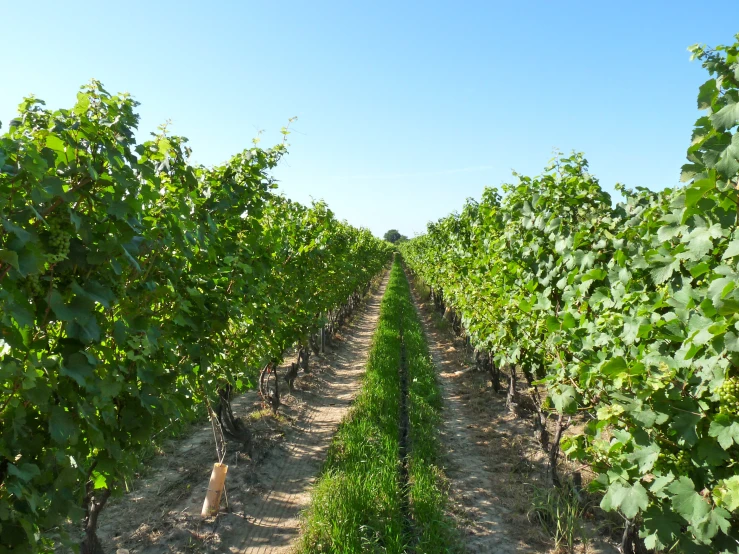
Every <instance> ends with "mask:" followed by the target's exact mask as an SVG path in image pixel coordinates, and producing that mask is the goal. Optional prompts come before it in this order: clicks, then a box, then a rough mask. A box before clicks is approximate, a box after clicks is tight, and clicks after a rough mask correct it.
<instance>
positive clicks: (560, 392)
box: [550, 385, 577, 414]
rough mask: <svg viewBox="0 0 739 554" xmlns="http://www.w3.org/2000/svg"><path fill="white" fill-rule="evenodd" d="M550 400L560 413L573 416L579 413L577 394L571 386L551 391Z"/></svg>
mask: <svg viewBox="0 0 739 554" xmlns="http://www.w3.org/2000/svg"><path fill="white" fill-rule="evenodd" d="M550 398H551V399H552V402H553V403H554V407H555V408H556V409H557V411H558V412H560V413H563V414H572V413H575V412H576V411H577V401H576V399H577V393H576V391H575V388H574V387H572V386H570V385H560V386H559V387H558V388H557V389H553V390H551V391H550Z"/></svg>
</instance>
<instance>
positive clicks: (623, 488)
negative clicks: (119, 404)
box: [600, 481, 649, 519]
mask: <svg viewBox="0 0 739 554" xmlns="http://www.w3.org/2000/svg"><path fill="white" fill-rule="evenodd" d="M647 506H649V497H648V496H647V491H646V489H645V488H644V487H643V486H642V484H641V483H639V482H637V483H635V484H634V485H633V486H629V485H628V484H624V483H622V482H620V481H616V482H615V483H612V484H611V486H610V487H608V492H606V494H605V496H604V497H603V500H602V501H601V503H600V507H601V508H603V509H604V510H606V511H613V510H616V509H618V510H621V513H623V515H624V516H626V517H627V518H628V519H633V518H635V517H636V515H637V514H638V513H639V512H640V511H643V510H646V509H647Z"/></svg>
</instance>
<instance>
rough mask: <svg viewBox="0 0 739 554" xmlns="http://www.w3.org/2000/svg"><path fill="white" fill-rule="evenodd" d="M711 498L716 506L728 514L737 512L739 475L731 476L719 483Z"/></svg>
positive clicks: (738, 505) (738, 504) (738, 507)
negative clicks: (722, 507)
mask: <svg viewBox="0 0 739 554" xmlns="http://www.w3.org/2000/svg"><path fill="white" fill-rule="evenodd" d="M713 496H714V498H715V499H716V501H717V504H719V505H721V506H724V507H725V508H726V509H727V510H729V511H730V512H735V511H737V510H739V475H732V476H731V477H729V478H728V479H724V480H723V481H721V482H720V483H719V485H718V486H717V487H716V488H715V489H714V491H713Z"/></svg>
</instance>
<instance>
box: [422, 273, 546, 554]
mask: <svg viewBox="0 0 739 554" xmlns="http://www.w3.org/2000/svg"><path fill="white" fill-rule="evenodd" d="M409 280H410V282H411V283H413V280H412V279H409ZM411 290H412V294H413V300H414V303H415V305H416V309H417V310H418V313H419V317H420V319H421V322H422V324H423V327H424V331H425V332H426V336H427V338H428V345H429V351H430V352H431V356H432V357H433V360H434V365H435V366H436V368H437V374H438V376H439V385H440V387H441V391H442V396H443V398H444V409H443V411H442V418H443V425H442V428H441V442H442V444H443V445H444V449H445V458H444V464H445V473H446V476H447V478H448V479H449V486H450V491H449V492H450V501H451V505H452V510H453V511H454V512H456V517H457V519H461V526H462V528H463V530H464V542H465V546H466V549H467V552H470V553H475V552H479V553H483V552H496V553H498V554H509V553H511V554H512V553H514V552H526V553H535V552H547V551H548V548H547V547H546V546H544V545H543V544H541V543H540V542H538V541H537V542H532V541H531V538H532V535H534V534H535V533H532V528H531V524H529V523H528V521H527V520H526V516H525V515H522V514H520V513H515V510H514V509H513V508H512V507H511V504H512V503H511V502H510V501H509V500H512V498H504V497H513V496H515V490H513V488H515V487H508V486H502V484H501V481H505V477H504V476H503V475H504V473H508V472H509V470H510V465H508V464H507V463H505V462H504V458H505V457H506V456H514V455H515V454H512V453H511V452H506V450H507V448H502V447H501V446H502V445H492V448H491V445H490V444H488V441H489V440H490V439H492V440H495V437H496V436H497V437H498V438H499V439H500V437H505V436H511V435H515V434H516V430H515V429H513V428H510V422H508V421H507V419H508V418H506V417H505V412H501V420H500V422H497V423H496V422H495V421H485V420H484V417H485V416H484V414H481V413H479V412H476V411H475V410H474V408H473V407H472V406H471V405H470V404H471V403H470V398H471V396H470V394H469V390H464V388H465V384H463V380H464V376H465V375H466V374H467V372H466V371H465V370H466V367H465V365H464V360H463V357H462V356H461V354H460V352H459V351H457V349H456V348H455V346H454V344H453V342H452V340H451V339H450V338H449V337H448V336H447V335H448V333H447V332H443V331H440V330H439V329H438V328H437V325H436V323H435V317H434V314H433V312H432V310H431V305H430V304H429V305H427V304H425V303H424V302H423V301H422V300H421V299H420V297H419V294H418V290H416V288H415V286H413V285H412V286H411ZM501 402H502V403H503V404H505V398H502V399H501ZM514 426H515V423H514ZM490 427H493V428H496V427H497V428H498V432H497V433H496V432H490V431H488V429H489V428H490ZM494 452H497V454H496V453H494ZM501 465H502V466H503V467H501ZM501 478H502V479H501ZM511 485H513V483H511ZM519 492H520V491H519Z"/></svg>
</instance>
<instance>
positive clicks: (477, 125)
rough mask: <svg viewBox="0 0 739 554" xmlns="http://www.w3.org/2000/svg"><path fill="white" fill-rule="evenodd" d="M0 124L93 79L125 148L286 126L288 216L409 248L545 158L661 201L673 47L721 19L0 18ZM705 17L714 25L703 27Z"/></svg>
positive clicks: (249, 13) (60, 10) (38, 8)
mask: <svg viewBox="0 0 739 554" xmlns="http://www.w3.org/2000/svg"><path fill="white" fill-rule="evenodd" d="M0 12H1V13H2V20H1V21H0V47H1V48H2V51H3V53H4V55H3V65H2V70H1V71H0V121H2V122H3V130H6V129H7V123H8V121H9V120H10V119H11V118H12V117H13V116H14V114H15V109H16V106H17V104H18V103H19V102H20V100H21V99H22V97H23V96H25V95H28V94H30V93H34V94H36V96H38V97H40V98H43V99H44V100H46V101H47V104H48V105H49V107H51V108H59V107H69V106H71V105H72V104H73V102H74V99H75V94H76V92H77V89H78V88H79V86H81V85H82V84H84V83H85V82H87V81H88V80H89V79H91V78H97V79H100V80H101V81H102V82H103V83H104V85H105V86H106V88H107V89H108V90H110V91H114V92H118V91H128V92H130V93H132V94H133V95H134V96H135V97H136V99H137V100H138V101H140V102H141V104H142V105H141V106H140V113H141V116H142V118H141V125H140V134H139V136H140V137H142V138H146V136H147V134H148V133H149V132H150V131H153V130H155V129H156V127H157V125H159V124H160V123H162V122H164V121H166V120H171V121H172V126H171V130H172V131H173V132H174V133H176V134H180V135H184V136H187V137H188V138H189V139H190V144H191V146H192V148H193V150H194V160H195V161H196V162H199V163H204V164H215V163H219V162H222V161H225V160H226V159H227V158H228V157H229V156H230V155H232V154H234V153H236V152H238V151H240V150H242V149H243V148H245V147H247V146H248V145H249V144H250V141H251V139H252V137H253V136H255V134H256V132H257V131H258V130H260V129H263V130H264V131H265V133H264V134H263V136H262V139H263V142H262V145H265V146H268V145H270V144H272V143H274V142H277V141H278V140H279V139H280V135H279V129H280V128H281V127H282V126H283V125H285V124H286V123H287V121H288V119H289V118H290V117H291V116H298V121H297V122H296V123H295V124H294V125H293V128H294V131H295V132H294V133H293V134H292V135H290V144H291V147H290V155H289V156H288V157H287V158H286V159H285V161H284V162H283V164H282V166H281V167H280V168H279V169H278V170H277V171H276V176H277V177H278V179H280V181H281V189H282V191H283V192H284V193H285V194H286V195H287V196H289V197H290V198H293V199H295V200H298V201H301V202H308V201H310V198H316V199H320V198H322V199H325V200H326V201H327V202H328V203H329V206H330V207H331V208H332V209H333V210H334V212H335V213H336V214H337V216H338V217H340V218H342V219H346V220H348V221H349V222H350V223H352V224H354V225H358V226H366V227H369V228H370V229H371V230H372V231H373V232H374V233H375V234H378V235H380V236H381V235H382V234H383V233H384V232H385V231H386V230H388V229H389V228H397V229H398V230H400V232H401V233H404V234H406V235H409V236H413V235H414V234H416V233H419V232H423V231H424V229H425V227H426V223H427V222H428V221H429V220H436V219H438V218H439V217H442V216H444V215H446V214H448V213H449V212H451V211H454V210H458V209H460V208H461V207H462V205H463V203H464V200H465V198H467V197H470V196H472V197H478V198H479V196H480V193H481V192H482V189H483V187H484V186H486V185H493V186H498V185H500V184H502V183H504V182H511V181H512V178H511V176H510V172H511V170H512V169H515V170H517V171H519V172H522V173H526V174H538V173H539V172H541V170H542V168H543V167H544V166H545V164H546V162H547V161H548V160H549V158H550V157H551V154H552V151H553V149H554V148H558V149H560V150H562V151H564V152H568V151H570V150H573V149H575V150H580V151H583V152H585V154H586V156H587V157H588V159H589V160H590V164H591V170H592V172H593V173H594V174H595V175H596V176H598V177H599V178H600V179H601V183H602V185H603V186H604V187H605V188H606V189H607V190H609V191H613V185H614V184H615V183H617V182H622V183H624V184H625V185H627V186H630V187H635V186H646V187H649V188H653V189H659V188H664V187H666V186H674V185H676V184H677V183H678V179H679V169H680V166H681V165H682V163H683V160H684V155H685V150H686V148H687V146H688V144H689V140H690V132H691V129H692V124H693V122H694V121H695V119H696V118H697V117H698V112H697V109H696V101H695V98H696V94H697V90H698V86H699V85H700V84H701V83H703V81H704V80H705V79H706V76H705V73H704V71H703V69H702V68H701V67H700V65H698V64H697V63H695V62H693V63H691V62H690V61H689V54H688V52H687V50H686V48H687V47H688V46H689V45H691V44H694V43H696V42H701V43H707V44H709V45H715V44H726V43H730V42H732V41H733V35H734V34H735V33H737V32H739V19H737V18H732V17H729V16H726V17H721V16H720V15H717V14H709V13H707V12H706V11H705V8H699V7H698V5H697V4H696V3H695V2H683V1H677V0H670V1H647V0H641V1H637V2H634V1H624V0H620V1H618V2H601V1H599V0H589V1H583V2H572V1H558V2H553V1H551V2H550V1H538V2H533V1H525V0H520V1H517V2H494V1H486V2H464V1H456V2H452V1H448V2H431V1H424V2H420V1H419V2H398V1H397V0H396V1H393V2H385V1H372V2H361V3H360V2H352V1H348V0H343V1H341V2H322V1H318V0H317V1H313V2H297V1H295V2H294V1H288V0H283V1H280V2H273V1H270V0H261V1H260V2H251V1H213V0H211V1H208V2H192V1H190V2H188V1H187V0H178V1H173V0H172V1H170V0H167V1H157V0H148V1H138V0H129V1H126V2H109V1H105V0H96V1H94V2H92V1H81V0H67V1H65V2H62V1H47V0H44V1H34V2H22V1H15V0H1V1H0ZM717 13H718V12H717Z"/></svg>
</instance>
